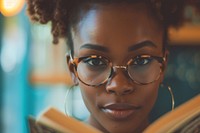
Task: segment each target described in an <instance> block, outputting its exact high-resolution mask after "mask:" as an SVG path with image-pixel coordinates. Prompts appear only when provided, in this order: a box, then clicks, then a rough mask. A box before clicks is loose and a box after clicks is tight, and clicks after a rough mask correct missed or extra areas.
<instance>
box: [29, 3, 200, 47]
mask: <svg viewBox="0 0 200 133" xmlns="http://www.w3.org/2000/svg"><path fill="white" fill-rule="evenodd" d="M117 2H132V3H133V2H147V4H148V5H149V6H150V7H151V9H152V11H153V13H155V16H156V17H158V18H159V19H160V20H161V22H162V25H163V28H164V29H165V30H166V32H165V34H166V35H164V37H166V38H165V39H164V40H167V28H168V27H170V26H173V27H178V26H180V25H181V22H182V20H183V15H184V7H185V5H188V4H190V5H192V4H193V5H195V6H197V7H198V8H197V9H200V0H27V5H28V8H27V11H28V14H29V16H30V18H31V20H33V21H36V22H39V23H41V24H46V23H48V22H51V25H52V26H51V28H52V29H51V32H52V35H53V43H54V44H57V43H58V40H59V38H63V37H64V38H67V40H68V47H69V48H70V49H73V42H72V38H71V33H70V28H71V27H72V26H75V25H76V24H77V22H78V20H79V19H80V17H81V16H80V9H81V7H82V6H83V5H84V4H87V3H105V4H107V3H108V4H109V3H117Z"/></svg>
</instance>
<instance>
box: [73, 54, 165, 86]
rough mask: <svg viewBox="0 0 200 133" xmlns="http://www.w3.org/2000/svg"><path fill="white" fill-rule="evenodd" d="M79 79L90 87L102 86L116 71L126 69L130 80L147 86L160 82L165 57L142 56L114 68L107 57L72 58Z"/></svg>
mask: <svg viewBox="0 0 200 133" xmlns="http://www.w3.org/2000/svg"><path fill="white" fill-rule="evenodd" d="M70 57H71V62H72V64H73V65H74V68H75V74H76V76H77V77H78V79H79V80H80V81H81V82H82V83H84V84H85V85H88V86H94V87H96V86H100V85H102V84H105V83H106V82H107V81H108V80H110V79H111V78H112V77H113V75H114V73H115V71H116V69H124V70H125V72H126V74H127V75H128V76H129V78H130V79H131V80H132V81H133V82H134V83H136V84H139V85H146V84H150V83H153V82H154V81H156V80H158V79H159V77H160V74H161V72H162V71H163V62H164V61H165V58H164V57H158V56H151V55H140V56H136V57H134V58H131V59H130V60H129V61H128V62H127V64H126V65H125V66H113V63H112V62H111V61H110V60H109V59H107V58H106V57H103V56H100V55H90V56H86V57H80V58H74V59H73V58H72V56H71V55H70Z"/></svg>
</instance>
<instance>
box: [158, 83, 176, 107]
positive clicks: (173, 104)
mask: <svg viewBox="0 0 200 133" xmlns="http://www.w3.org/2000/svg"><path fill="white" fill-rule="evenodd" d="M164 86H165V85H164V84H161V87H164ZM167 89H168V91H169V93H170V96H171V108H172V109H171V111H173V110H174V106H175V100H174V94H173V91H172V88H171V87H170V86H167Z"/></svg>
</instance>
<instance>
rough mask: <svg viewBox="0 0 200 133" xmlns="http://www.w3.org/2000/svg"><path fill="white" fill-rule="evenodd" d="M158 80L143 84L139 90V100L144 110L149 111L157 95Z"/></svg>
mask: <svg viewBox="0 0 200 133" xmlns="http://www.w3.org/2000/svg"><path fill="white" fill-rule="evenodd" d="M159 84H160V83H159V82H156V83H153V84H149V85H147V86H146V87H145V86H144V87H143V88H142V89H141V90H140V92H138V93H140V96H141V98H142V100H141V102H142V105H143V107H144V111H145V112H150V111H151V109H152V108H153V106H154V104H155V101H156V99H157V96H158V89H159ZM138 95H139V94H138Z"/></svg>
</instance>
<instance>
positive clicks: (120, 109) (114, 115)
mask: <svg viewBox="0 0 200 133" xmlns="http://www.w3.org/2000/svg"><path fill="white" fill-rule="evenodd" d="M140 108H141V107H140V106H135V105H132V104H127V103H113V104H107V105H105V106H103V107H102V108H101V110H102V111H103V112H104V113H105V114H106V115H107V116H108V117H110V118H111V119H114V120H125V119H128V118H129V117H130V116H131V115H133V114H135V113H136V111H138V110H139V109H140Z"/></svg>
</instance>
